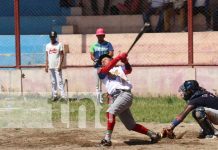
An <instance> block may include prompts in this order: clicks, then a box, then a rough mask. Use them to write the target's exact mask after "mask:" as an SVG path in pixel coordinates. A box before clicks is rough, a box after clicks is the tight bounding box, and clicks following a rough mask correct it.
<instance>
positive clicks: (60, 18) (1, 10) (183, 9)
mask: <svg viewBox="0 0 218 150" xmlns="http://www.w3.org/2000/svg"><path fill="white" fill-rule="evenodd" d="M19 1H20V9H19V10H20V33H21V41H20V46H21V65H41V64H44V63H45V45H46V44H47V43H48V42H49V38H48V33H49V32H50V31H51V30H55V31H57V32H58V34H59V35H60V36H62V35H65V34H67V35H69V38H70V39H67V38H64V36H62V37H63V38H62V37H61V38H60V41H61V42H63V43H64V44H65V46H68V48H69V50H70V53H69V54H68V55H69V57H68V58H71V57H70V56H71V55H72V57H74V54H76V55H77V54H78V55H80V54H81V53H82V52H83V53H84V52H86V57H88V58H89V48H90V46H91V44H92V43H94V42H96V41H97V39H96V37H95V35H94V34H95V31H96V29H97V28H98V27H103V28H104V29H105V30H106V33H107V35H106V40H108V41H110V42H111V43H112V45H113V46H114V49H115V50H117V53H118V51H125V50H127V49H128V48H129V46H130V45H131V42H133V41H134V38H135V37H136V35H137V33H138V32H139V30H140V28H141V27H142V26H143V24H144V23H145V22H149V23H150V24H151V26H150V27H149V28H147V29H146V31H145V32H146V33H145V34H144V35H143V37H142V38H141V39H140V40H139V42H138V43H137V45H136V47H135V48H134V49H135V50H134V52H133V53H135V54H136V53H138V55H137V57H138V59H137V61H134V63H135V64H138V65H139V64H140V65H157V64H158V65H161V64H162V65H167V64H168V65H169V64H170V65H180V64H188V32H187V31H188V28H187V24H188V13H187V11H188V7H187V1H186V0H37V1H35V0H19ZM0 3H1V5H0V59H1V60H2V61H0V66H14V65H15V64H16V61H15V37H14V34H15V33H14V0H7V1H5V0H0ZM192 10H193V31H194V32H195V33H194V43H193V44H194V63H195V64H205V65H207V64H209V65H216V64H217V60H216V58H217V54H216V47H217V44H216V40H215V38H214V37H216V32H212V31H213V30H214V31H217V30H218V22H217V20H218V19H216V18H217V17H218V2H217V1H216V0H210V1H208V0H193V6H192ZM199 31H201V32H199ZM202 31H203V32H202ZM205 31H206V32H205ZM178 33H180V34H178ZM90 34H93V36H92V35H90ZM152 34H153V35H152ZM76 38H77V39H76ZM71 39H72V40H71ZM76 55H75V56H76ZM87 61H88V59H87ZM90 62H91V60H90ZM75 64H76V63H75ZM70 65H72V64H70Z"/></svg>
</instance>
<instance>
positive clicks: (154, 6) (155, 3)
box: [142, 0, 168, 32]
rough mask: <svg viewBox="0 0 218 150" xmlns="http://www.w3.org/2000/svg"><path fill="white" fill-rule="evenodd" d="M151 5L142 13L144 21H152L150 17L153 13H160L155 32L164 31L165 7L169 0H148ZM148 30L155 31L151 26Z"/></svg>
mask: <svg viewBox="0 0 218 150" xmlns="http://www.w3.org/2000/svg"><path fill="white" fill-rule="evenodd" d="M148 2H149V7H148V9H147V10H146V11H145V12H143V13H142V15H143V20H144V23H145V22H147V23H150V17H151V16H152V15H159V20H158V23H157V26H156V29H155V32H162V31H163V26H164V15H163V13H164V9H165V7H166V4H168V0H148ZM147 32H153V31H152V28H151V26H150V29H148V30H147Z"/></svg>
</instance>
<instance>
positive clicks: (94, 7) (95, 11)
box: [91, 0, 99, 15]
mask: <svg viewBox="0 0 218 150" xmlns="http://www.w3.org/2000/svg"><path fill="white" fill-rule="evenodd" d="M91 7H92V12H93V15H99V12H98V0H91Z"/></svg>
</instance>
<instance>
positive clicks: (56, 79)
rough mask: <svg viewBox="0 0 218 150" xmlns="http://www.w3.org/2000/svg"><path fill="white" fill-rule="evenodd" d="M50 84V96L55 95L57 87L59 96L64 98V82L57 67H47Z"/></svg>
mask: <svg viewBox="0 0 218 150" xmlns="http://www.w3.org/2000/svg"><path fill="white" fill-rule="evenodd" d="M49 70H50V77H51V85H52V97H57V88H58V89H59V90H60V94H61V97H63V98H65V97H66V95H65V91H64V84H63V79H62V71H58V69H49Z"/></svg>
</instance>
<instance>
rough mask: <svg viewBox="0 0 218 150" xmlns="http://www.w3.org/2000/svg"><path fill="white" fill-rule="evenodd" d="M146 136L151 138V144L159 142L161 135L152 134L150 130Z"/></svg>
mask: <svg viewBox="0 0 218 150" xmlns="http://www.w3.org/2000/svg"><path fill="white" fill-rule="evenodd" d="M147 135H148V136H149V137H150V138H151V143H152V144H154V143H157V142H158V141H160V140H161V134H160V133H156V132H153V131H151V130H148V133H147Z"/></svg>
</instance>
